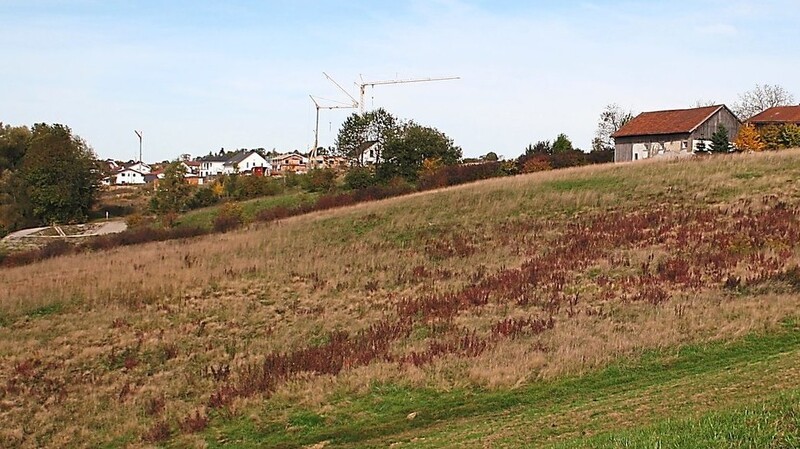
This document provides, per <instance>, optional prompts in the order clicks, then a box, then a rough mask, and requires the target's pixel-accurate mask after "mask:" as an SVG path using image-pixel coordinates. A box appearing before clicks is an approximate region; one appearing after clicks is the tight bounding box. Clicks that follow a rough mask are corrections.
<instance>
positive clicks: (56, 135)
mask: <svg viewBox="0 0 800 449" xmlns="http://www.w3.org/2000/svg"><path fill="white" fill-rule="evenodd" d="M100 179H101V170H100V167H99V165H98V164H97V162H96V158H95V155H94V152H93V150H92V148H91V147H90V146H89V145H88V144H87V143H86V141H84V140H83V139H81V138H80V137H79V136H77V135H73V134H72V130H70V128H69V127H67V126H64V125H59V124H52V125H49V124H46V123H37V124H35V125H33V127H30V128H29V127H27V126H10V125H4V124H2V123H0V235H5V234H6V233H8V232H11V231H14V230H16V229H21V228H25V227H30V226H38V225H49V224H53V223H60V224H64V223H73V222H82V221H85V220H86V219H87V217H88V216H89V212H90V210H91V207H92V205H93V204H94V202H95V200H96V198H97V193H98V189H99V186H100Z"/></svg>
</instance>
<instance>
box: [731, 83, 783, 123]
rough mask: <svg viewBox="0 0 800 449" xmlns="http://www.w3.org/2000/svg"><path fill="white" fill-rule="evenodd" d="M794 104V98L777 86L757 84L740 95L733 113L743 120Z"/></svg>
mask: <svg viewBox="0 0 800 449" xmlns="http://www.w3.org/2000/svg"><path fill="white" fill-rule="evenodd" d="M793 103H794V96H793V95H792V94H791V93H789V91H787V90H786V89H784V88H783V87H782V86H779V85H777V84H773V85H770V84H756V86H755V87H754V88H753V89H751V90H748V91H747V92H744V93H742V94H740V95H739V101H737V102H736V103H734V105H733V112H734V113H735V114H736V115H738V116H739V118H740V119H742V120H747V119H749V118H750V117H752V116H754V115H756V114H758V113H760V112H763V111H766V110H767V109H769V108H771V107H775V106H788V105H791V104H793Z"/></svg>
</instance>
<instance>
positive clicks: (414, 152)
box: [376, 122, 461, 181]
mask: <svg viewBox="0 0 800 449" xmlns="http://www.w3.org/2000/svg"><path fill="white" fill-rule="evenodd" d="M426 159H430V160H438V161H439V163H441V164H442V165H452V164H457V163H458V162H459V160H460V159H461V148H460V147H458V146H456V145H455V144H454V143H453V140H452V139H450V138H449V137H447V135H445V134H444V133H443V132H441V131H439V130H437V129H436V128H430V127H426V126H421V125H418V124H416V123H414V122H409V123H408V124H406V125H404V126H403V127H402V128H401V130H400V131H399V132H398V133H397V134H396V135H395V136H393V137H392V138H391V139H390V140H389V141H388V142H387V143H386V147H385V148H384V151H383V161H382V162H381V163H380V164H379V165H378V169H377V171H376V175H377V177H378V178H379V179H381V180H384V181H387V180H389V179H391V178H393V177H395V176H400V177H402V178H404V179H406V180H408V181H415V180H416V179H417V177H418V176H419V172H420V170H421V169H422V165H423V162H425V160H426Z"/></svg>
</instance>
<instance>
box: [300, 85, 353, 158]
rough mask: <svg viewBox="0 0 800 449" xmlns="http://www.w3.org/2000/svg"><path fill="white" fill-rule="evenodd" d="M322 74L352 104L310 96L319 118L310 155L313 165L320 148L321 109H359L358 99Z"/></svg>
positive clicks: (316, 122)
mask: <svg viewBox="0 0 800 449" xmlns="http://www.w3.org/2000/svg"><path fill="white" fill-rule="evenodd" d="M322 74H323V75H325V78H328V80H329V81H330V82H332V83H333V84H334V85H335V86H336V87H338V88H339V90H341V91H342V92H344V94H345V95H347V97H348V98H350V103H345V102H342V101H337V100H329V99H327V98H320V97H315V96H313V95H309V98H311V101H312V102H313V103H314V107H315V108H316V110H317V116H316V120H315V125H314V147H313V148H312V149H311V152H310V154H309V162H310V163H311V164H312V165H313V164H315V163H316V161H317V148H319V110H320V109H356V108H357V107H358V102H357V101H356V99H355V98H353V96H352V95H350V93H349V92H347V91H346V90H344V88H343V87H342V86H340V85H339V83H337V82H336V80H334V79H333V78H331V76H330V75H328V74H327V73H325V72H322ZM318 100H324V101H328V102H332V103H336V104H334V105H322V104H320V103H319V101H318Z"/></svg>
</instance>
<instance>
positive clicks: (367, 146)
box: [356, 140, 378, 154]
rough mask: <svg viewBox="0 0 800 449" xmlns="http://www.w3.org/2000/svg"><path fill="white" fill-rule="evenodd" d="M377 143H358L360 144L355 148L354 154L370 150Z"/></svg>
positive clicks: (372, 141)
mask: <svg viewBox="0 0 800 449" xmlns="http://www.w3.org/2000/svg"><path fill="white" fill-rule="evenodd" d="M377 143H378V141H377V140H368V141H366V142H362V143H360V144H359V145H358V146H357V147H356V154H358V153H363V152H365V151H367V150H369V149H370V148H371V147H372V146H373V145H375V144H377Z"/></svg>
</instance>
